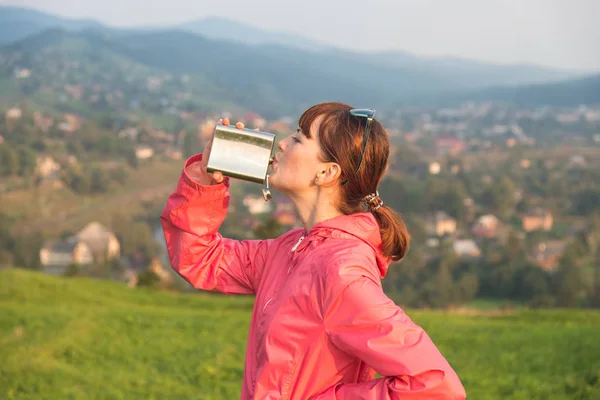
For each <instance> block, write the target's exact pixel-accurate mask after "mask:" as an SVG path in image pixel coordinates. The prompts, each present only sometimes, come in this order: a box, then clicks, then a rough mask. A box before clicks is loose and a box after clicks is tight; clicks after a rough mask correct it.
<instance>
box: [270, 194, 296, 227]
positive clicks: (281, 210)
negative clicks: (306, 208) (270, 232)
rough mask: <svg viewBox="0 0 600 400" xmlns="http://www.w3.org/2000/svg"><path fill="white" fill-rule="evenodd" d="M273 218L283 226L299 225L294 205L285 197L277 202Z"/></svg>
mask: <svg viewBox="0 0 600 400" xmlns="http://www.w3.org/2000/svg"><path fill="white" fill-rule="evenodd" d="M273 216H274V217H275V219H276V220H277V222H278V223H279V224H281V225H283V226H294V225H296V224H297V223H298V218H297V217H296V210H295V209H294V203H292V201H291V200H290V199H288V198H285V197H284V198H281V199H279V200H277V203H276V205H275V212H274V213H273Z"/></svg>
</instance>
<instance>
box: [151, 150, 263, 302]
mask: <svg viewBox="0 0 600 400" xmlns="http://www.w3.org/2000/svg"><path fill="white" fill-rule="evenodd" d="M201 159H202V155H201V154H200V155H197V156H194V157H192V158H190V159H189V160H188V161H187V162H186V167H187V166H188V165H189V164H191V163H193V162H197V161H200V160H201ZM228 204H229V179H228V178H225V181H224V182H223V183H221V184H217V185H213V186H202V185H200V184H198V183H197V182H195V181H193V180H192V179H191V178H190V177H189V176H188V175H187V173H186V171H185V168H184V170H183V172H182V174H181V177H180V179H179V182H178V184H177V188H176V189H175V191H174V192H173V193H172V194H171V195H170V196H169V199H168V200H167V205H166V206H165V209H164V210H163V212H162V213H161V216H160V219H161V224H162V228H163V232H164V236H165V241H166V245H167V252H168V253H169V259H170V261H171V266H172V267H173V269H174V270H175V271H176V272H177V273H178V274H179V275H180V276H181V277H183V278H184V279H185V280H186V281H188V282H189V283H190V284H191V285H193V286H194V287H196V288H198V289H203V290H211V291H218V292H222V293H237V294H253V293H255V292H256V287H257V286H258V282H259V281H260V278H261V275H262V271H263V267H264V265H265V255H266V253H267V251H268V248H269V246H270V244H271V240H244V241H237V240H231V239H226V238H223V237H222V236H221V235H220V234H219V233H218V230H219V227H220V226H221V224H222V223H223V220H224V219H225V217H226V215H227V207H228Z"/></svg>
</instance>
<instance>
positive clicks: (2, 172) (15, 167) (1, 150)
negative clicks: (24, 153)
mask: <svg viewBox="0 0 600 400" xmlns="http://www.w3.org/2000/svg"><path fill="white" fill-rule="evenodd" d="M19 164H20V163H19V156H18V155H17V152H16V151H15V150H14V149H13V148H12V147H10V146H8V145H6V144H2V145H0V176H10V175H16V174H17V173H18V172H19Z"/></svg>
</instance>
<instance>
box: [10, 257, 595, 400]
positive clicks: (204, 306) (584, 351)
mask: <svg viewBox="0 0 600 400" xmlns="http://www.w3.org/2000/svg"><path fill="white" fill-rule="evenodd" d="M252 302H253V299H252V298H251V297H225V296H220V295H210V294H198V295H189V294H188V295H184V294H177V293H165V292H157V291H151V290H139V289H129V288H127V287H125V286H123V285H120V284H116V283H111V282H106V281H94V280H88V279H59V278H54V277H49V276H45V275H43V274H39V273H32V272H28V271H24V270H19V269H9V270H4V271H0V360H2V362H1V363H0V398H3V399H36V400H38V399H67V398H68V399H86V400H87V399H235V398H239V392H240V384H241V380H242V373H243V362H244V349H245V342H246V335H247V332H248V323H249V319H250V312H251V309H252ZM408 314H409V315H410V316H411V317H412V318H413V319H414V320H415V321H416V322H417V323H419V324H421V325H422V326H424V327H425V328H426V329H427V331H428V332H429V334H430V335H431V336H432V338H433V340H434V341H435V342H436V343H437V344H438V346H439V347H440V349H441V351H442V352H443V353H444V354H445V356H446V357H447V358H448V360H449V361H450V362H451V364H452V365H453V366H454V367H455V369H456V370H457V372H458V374H459V375H460V376H461V378H462V380H463V383H464V384H465V386H466V389H467V393H468V395H469V398H470V399H475V400H491V399H523V400H524V399H527V400H531V399H540V400H541V399H544V400H546V399H565V400H566V399H569V400H573V399H590V400H591V399H597V398H600V343H599V342H598V332H599V330H600V313H599V312H593V311H571V310H570V311H539V312H538V311H519V312H516V313H514V314H505V315H500V316H466V315H453V314H449V313H443V312H422V311H419V312H416V311H415V312H411V311H409V312H408Z"/></svg>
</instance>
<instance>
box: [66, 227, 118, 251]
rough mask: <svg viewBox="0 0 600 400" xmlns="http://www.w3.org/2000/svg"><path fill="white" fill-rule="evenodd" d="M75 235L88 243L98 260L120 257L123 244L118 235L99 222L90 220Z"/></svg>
mask: <svg viewBox="0 0 600 400" xmlns="http://www.w3.org/2000/svg"><path fill="white" fill-rule="evenodd" d="M75 236H76V237H77V239H78V240H80V241H82V242H84V243H85V244H86V245H88V247H89V248H90V250H91V251H92V254H93V255H94V258H95V259H96V260H110V259H113V258H119V257H120V254H121V246H120V244H119V241H118V240H117V237H116V235H115V234H114V233H113V232H111V231H110V230H108V229H107V228H106V227H104V226H103V225H102V224H100V223H98V222H90V223H89V224H87V225H86V226H85V228H83V229H82V230H81V231H79V233H77V234H76V235H75Z"/></svg>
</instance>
